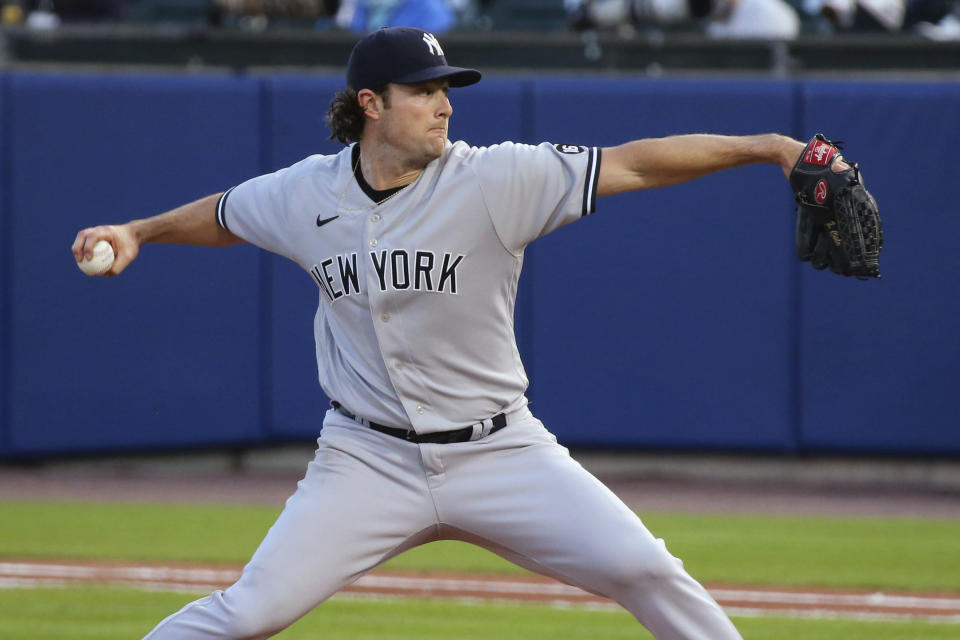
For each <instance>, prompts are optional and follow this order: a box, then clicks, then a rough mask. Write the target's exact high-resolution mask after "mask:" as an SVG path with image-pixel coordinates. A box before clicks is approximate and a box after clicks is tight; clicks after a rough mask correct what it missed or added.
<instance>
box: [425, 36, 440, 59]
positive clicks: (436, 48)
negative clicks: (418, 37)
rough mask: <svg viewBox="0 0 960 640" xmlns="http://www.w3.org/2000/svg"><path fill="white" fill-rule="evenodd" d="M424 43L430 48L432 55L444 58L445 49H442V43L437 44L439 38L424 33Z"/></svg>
mask: <svg viewBox="0 0 960 640" xmlns="http://www.w3.org/2000/svg"><path fill="white" fill-rule="evenodd" d="M423 41H424V42H426V43H427V46H428V47H429V48H430V53H432V54H433V55H435V56H442V55H443V49H441V48H440V43H439V42H437V37H436V36H435V35H433V34H432V33H424V34H423Z"/></svg>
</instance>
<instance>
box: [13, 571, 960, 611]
mask: <svg viewBox="0 0 960 640" xmlns="http://www.w3.org/2000/svg"><path fill="white" fill-rule="evenodd" d="M239 575H240V574H239V571H238V570H236V569H212V568H199V567H197V568H193V567H162V566H129V565H115V566H110V565H95V564H89V565H88V564H79V563H78V564H62V563H59V564H53V563H35V562H0V589H17V588H20V589H23V588H59V587H69V586H75V585H76V584H77V583H78V582H83V583H89V582H96V583H99V584H104V585H108V586H112V587H121V588H136V589H143V590H149V591H174V592H189V593H202V592H209V591H214V590H216V589H222V588H224V587H225V586H227V585H229V584H232V583H233V582H234V581H235V580H236V579H237V578H238V577H239ZM710 593H711V595H712V596H713V597H714V598H715V599H716V600H717V601H718V602H719V603H720V604H721V605H723V606H724V609H725V610H726V611H727V612H728V613H729V614H730V615H732V616H737V617H758V616H764V617H791V618H794V617H802V618H843V619H854V620H873V621H910V620H914V621H926V622H942V623H952V624H960V597H946V596H923V595H904V594H886V593H882V592H875V593H820V592H813V591H800V590H797V591H777V590H768V589H749V588H713V589H710ZM465 594H469V595H465ZM337 597H338V598H343V599H352V600H399V599H405V598H427V597H444V598H448V599H453V600H456V601H458V602H464V603H476V604H482V603H490V602H494V603H500V604H506V603H510V604H517V603H518V602H523V603H529V604H540V605H547V606H551V607H554V608H561V609H566V608H577V609H591V610H599V611H606V610H621V609H620V607H619V605H616V604H615V603H613V602H610V601H609V600H605V599H602V598H599V597H597V596H594V595H592V594H589V593H587V592H585V591H583V590H581V589H578V588H576V587H572V586H569V585H565V584H561V583H558V582H536V581H529V580H527V581H525V580H510V579H503V578H498V579H492V580H482V579H471V578H452V577H436V576H399V575H381V574H375V575H367V576H364V577H363V578H361V579H360V580H358V581H357V582H356V583H354V584H353V585H351V586H350V587H348V588H347V589H346V590H344V591H343V592H341V593H340V594H338V596H337ZM751 604H755V605H757V606H750V605H751ZM760 605H763V606H760ZM884 609H886V610H884Z"/></svg>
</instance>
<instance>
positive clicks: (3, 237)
mask: <svg viewBox="0 0 960 640" xmlns="http://www.w3.org/2000/svg"><path fill="white" fill-rule="evenodd" d="M6 97H7V74H5V73H0V459H2V458H3V457H4V455H5V454H6V452H7V450H8V449H9V447H10V429H9V427H10V419H9V417H8V414H7V406H8V405H7V399H8V397H9V395H10V390H9V387H8V384H9V381H10V372H9V364H10V363H9V360H10V358H9V357H8V355H7V354H8V353H9V350H10V342H9V339H8V338H9V329H8V328H7V313H8V310H9V306H8V305H9V302H8V298H9V296H8V295H7V292H8V291H9V289H10V283H9V280H8V277H7V276H8V275H9V273H10V268H9V265H8V264H7V255H8V249H7V245H8V244H9V243H10V240H11V236H10V233H9V232H8V229H7V215H6V213H7V211H6V210H7V199H8V195H9V186H8V185H9V180H8V179H7V171H8V168H9V161H10V154H9V153H8V151H9V150H8V148H7V140H6V138H7V126H6V123H7V115H6V110H5V106H6V104H7V101H6Z"/></svg>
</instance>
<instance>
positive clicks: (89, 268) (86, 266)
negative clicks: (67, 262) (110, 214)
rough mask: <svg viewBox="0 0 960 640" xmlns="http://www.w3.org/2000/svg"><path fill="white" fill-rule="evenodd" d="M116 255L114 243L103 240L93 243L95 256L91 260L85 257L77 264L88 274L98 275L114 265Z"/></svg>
mask: <svg viewBox="0 0 960 640" xmlns="http://www.w3.org/2000/svg"><path fill="white" fill-rule="evenodd" d="M114 257H115V256H114V255H113V245H111V244H110V243H109V242H107V241H106V240H101V241H100V242H98V243H97V244H95V245H93V257H92V258H90V259H89V260H87V259H86V257H84V259H83V260H81V261H80V262H78V263H77V266H78V267H80V271H83V272H84V273H85V274H87V275H88V276H98V275H100V274H101V273H103V272H105V271H106V270H107V269H109V268H110V267H111V266H113V259H114Z"/></svg>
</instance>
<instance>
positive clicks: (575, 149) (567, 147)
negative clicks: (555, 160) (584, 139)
mask: <svg viewBox="0 0 960 640" xmlns="http://www.w3.org/2000/svg"><path fill="white" fill-rule="evenodd" d="M556 147H557V151H559V152H560V153H569V154H574V153H583V152H584V151H586V150H587V148H586V147H581V146H580V145H578V144H558V145H556Z"/></svg>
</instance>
